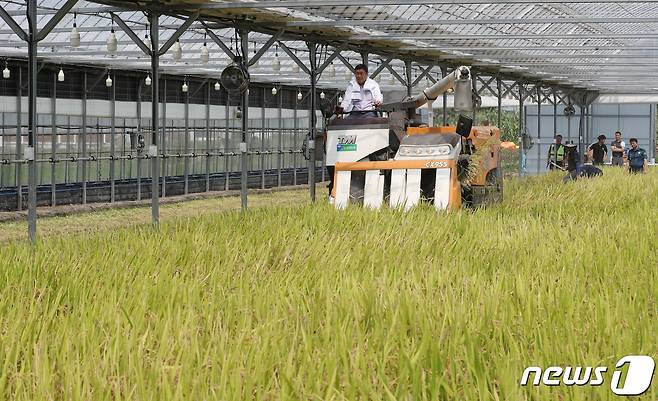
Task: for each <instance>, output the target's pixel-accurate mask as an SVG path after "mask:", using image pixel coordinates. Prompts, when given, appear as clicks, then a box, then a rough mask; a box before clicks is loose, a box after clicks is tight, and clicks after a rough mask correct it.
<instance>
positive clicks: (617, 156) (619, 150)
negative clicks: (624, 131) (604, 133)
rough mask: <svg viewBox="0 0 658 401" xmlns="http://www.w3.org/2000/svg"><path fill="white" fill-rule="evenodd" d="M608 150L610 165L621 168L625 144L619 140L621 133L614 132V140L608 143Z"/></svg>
mask: <svg viewBox="0 0 658 401" xmlns="http://www.w3.org/2000/svg"><path fill="white" fill-rule="evenodd" d="M610 150H612V165H613V166H622V167H623V166H624V151H625V150H626V144H625V143H624V141H622V140H621V132H619V131H617V132H615V140H614V141H612V142H610Z"/></svg>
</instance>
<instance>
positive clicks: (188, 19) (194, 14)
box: [153, 11, 199, 56]
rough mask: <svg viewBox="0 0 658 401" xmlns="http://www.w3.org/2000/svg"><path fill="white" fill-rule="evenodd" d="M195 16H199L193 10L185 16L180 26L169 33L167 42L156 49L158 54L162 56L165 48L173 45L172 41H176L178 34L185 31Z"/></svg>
mask: <svg viewBox="0 0 658 401" xmlns="http://www.w3.org/2000/svg"><path fill="white" fill-rule="evenodd" d="M197 18H199V12H198V11H197V12H195V13H192V15H190V16H189V17H187V19H186V20H185V22H183V24H182V25H181V26H179V27H178V29H176V32H174V34H173V35H171V36H170V37H169V39H167V42H165V44H164V45H162V47H160V49H159V50H157V51H158V54H159V55H160V56H162V55H164V54H165V53H167V50H169V48H170V47H171V46H173V45H174V42H176V40H177V39H178V38H180V36H181V35H182V34H183V33H185V31H187V29H188V28H189V27H190V26H191V25H192V24H193V23H194V21H196V19H197ZM153 50H154V51H155V50H156V49H153Z"/></svg>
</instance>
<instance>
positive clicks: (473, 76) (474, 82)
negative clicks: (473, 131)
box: [471, 69, 480, 125]
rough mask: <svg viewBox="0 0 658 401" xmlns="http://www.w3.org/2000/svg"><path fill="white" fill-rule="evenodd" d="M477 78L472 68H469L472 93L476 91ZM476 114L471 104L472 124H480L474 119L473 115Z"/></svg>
mask: <svg viewBox="0 0 658 401" xmlns="http://www.w3.org/2000/svg"><path fill="white" fill-rule="evenodd" d="M477 85H478V80H477V78H476V77H475V74H474V71H473V69H471V87H472V88H473V93H476V94H477V93H478V86H477ZM476 114H477V110H476V109H475V105H473V111H472V112H471V119H472V120H473V124H474V125H480V124H479V123H477V122H476V121H475V116H476Z"/></svg>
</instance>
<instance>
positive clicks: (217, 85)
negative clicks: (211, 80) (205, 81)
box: [215, 82, 222, 91]
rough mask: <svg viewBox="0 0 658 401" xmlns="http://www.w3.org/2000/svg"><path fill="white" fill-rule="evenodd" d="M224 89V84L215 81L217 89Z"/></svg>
mask: <svg viewBox="0 0 658 401" xmlns="http://www.w3.org/2000/svg"><path fill="white" fill-rule="evenodd" d="M220 89H222V86H221V85H220V84H219V82H215V90H216V91H218V90H220Z"/></svg>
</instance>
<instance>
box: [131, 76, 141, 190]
mask: <svg viewBox="0 0 658 401" xmlns="http://www.w3.org/2000/svg"><path fill="white" fill-rule="evenodd" d="M142 82H144V81H143V80H141V79H140V80H139V84H138V85H137V104H136V108H137V109H136V110H135V114H137V133H136V135H135V139H137V138H139V135H141V134H142V131H143V130H142ZM131 148H132V147H131ZM142 150H143V149H142ZM131 152H132V149H131ZM140 156H141V155H140V154H138V155H137V200H142V158H141V157H140Z"/></svg>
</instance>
